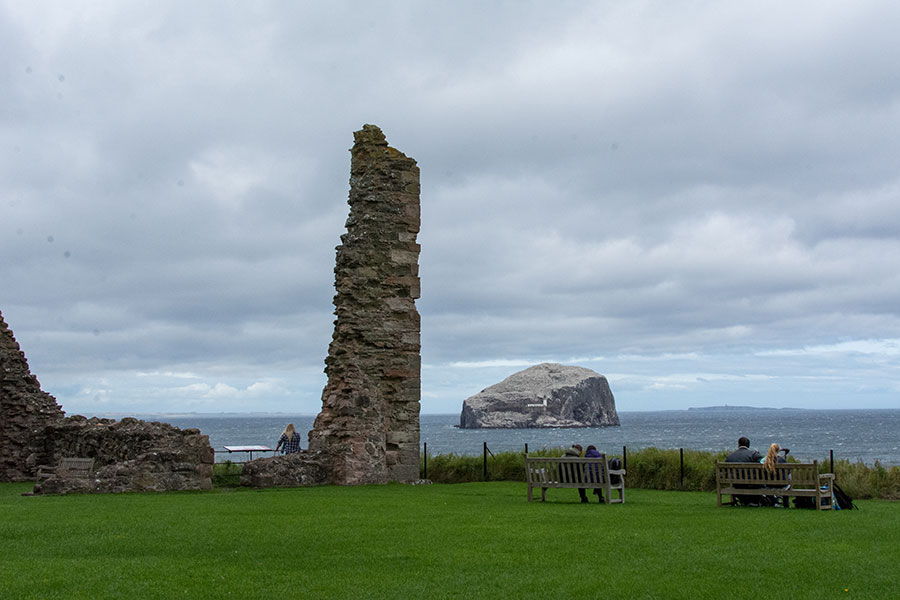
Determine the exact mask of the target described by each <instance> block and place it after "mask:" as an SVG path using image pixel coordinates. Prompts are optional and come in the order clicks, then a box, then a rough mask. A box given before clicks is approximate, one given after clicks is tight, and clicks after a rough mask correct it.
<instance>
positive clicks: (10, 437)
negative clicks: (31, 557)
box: [0, 314, 214, 494]
mask: <svg viewBox="0 0 900 600" xmlns="http://www.w3.org/2000/svg"><path fill="white" fill-rule="evenodd" d="M213 456H214V455H213V451H212V448H211V447H210V445H209V436H206V435H201V434H200V431H199V430H197V429H185V430H184V431H182V430H180V429H178V428H177V427H173V426H171V425H168V424H166V423H147V422H145V421H139V420H137V419H130V418H129V419H122V420H121V421H114V420H111V419H97V418H92V419H86V418H85V417H82V416H80V415H76V416H73V417H64V413H63V411H62V409H61V408H60V406H59V405H58V404H57V403H56V399H55V398H53V396H51V395H50V394H48V393H46V392H44V391H42V390H41V385H40V383H39V382H38V380H37V378H36V377H35V376H34V375H32V374H31V371H30V370H29V368H28V361H27V360H26V358H25V354H24V353H23V352H22V350H21V349H20V348H19V344H18V343H17V342H16V339H15V337H14V336H13V332H12V331H11V330H10V329H9V327H8V326H7V325H6V322H5V321H4V320H3V315H2V314H0V481H32V480H34V478H35V475H36V472H37V468H38V467H39V466H40V465H47V466H54V465H57V464H59V461H60V459H61V458H63V457H82V458H93V459H94V473H93V476H92V477H90V478H88V479H83V478H74V477H67V476H66V474H65V473H60V474H59V475H58V476H56V475H54V476H51V477H50V478H49V479H47V480H46V481H44V482H41V483H39V484H38V485H36V486H35V493H54V494H65V493H71V492H124V491H151V490H152V491H162V490H201V489H210V487H212V466H213Z"/></svg>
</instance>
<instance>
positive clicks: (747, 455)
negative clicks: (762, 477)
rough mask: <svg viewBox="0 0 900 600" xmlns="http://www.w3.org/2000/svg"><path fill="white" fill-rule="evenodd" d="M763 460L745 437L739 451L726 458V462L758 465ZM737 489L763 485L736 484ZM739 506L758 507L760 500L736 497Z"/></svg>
mask: <svg viewBox="0 0 900 600" xmlns="http://www.w3.org/2000/svg"><path fill="white" fill-rule="evenodd" d="M761 458H762V454H760V453H759V452H757V451H756V450H753V449H751V448H750V440H749V439H748V438H746V437H744V436H741V437H740V439H738V449H737V450H735V451H734V452H732V453H731V454H729V455H728V456H726V457H725V462H749V463H758V462H759V460H760V459H761ZM734 487H736V488H744V489H751V488H759V487H762V486H761V485H754V484H751V483H736V484H734ZM736 499H737V501H738V504H747V505H754V506H756V505H758V504H759V501H760V499H759V498H758V497H756V496H737V497H736Z"/></svg>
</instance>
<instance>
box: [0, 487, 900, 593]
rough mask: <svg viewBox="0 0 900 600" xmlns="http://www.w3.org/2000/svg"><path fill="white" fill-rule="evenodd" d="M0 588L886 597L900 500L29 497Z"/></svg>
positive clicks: (481, 494)
mask: <svg viewBox="0 0 900 600" xmlns="http://www.w3.org/2000/svg"><path fill="white" fill-rule="evenodd" d="M30 487H31V486H30V485H21V484H0V540H2V555H0V598H4V599H5V598H16V599H19V598H23V599H24V598H41V599H45V598H66V599H71V598H267V599H271V598H279V597H285V596H286V597H297V598H471V599H474V598H566V599H571V598H600V597H618V598H731V599H741V598H748V599H749V598H754V599H756V598H760V597H794V598H853V597H855V598H896V597H898V595H900V567H898V565H900V544H898V540H900V506H898V505H897V504H896V503H892V502H887V501H878V500H870V501H862V502H860V503H859V504H860V505H861V510H859V511H840V512H834V513H831V512H817V511H812V510H796V509H791V510H785V509H771V508H732V507H723V508H717V507H716V499H715V494H714V493H710V492H672V491H668V492H666V491H656V490H632V489H629V490H627V491H626V500H627V502H626V504H624V505H608V506H607V505H599V504H597V503H596V500H595V498H594V497H592V499H594V500H595V501H594V502H593V503H591V504H588V505H583V504H580V503H579V502H578V496H577V492H576V491H575V490H549V491H548V493H547V494H548V501H547V502H546V503H543V504H542V503H540V502H539V501H537V502H532V503H528V502H526V500H525V485H524V484H522V483H515V482H489V483H468V484H455V485H424V486H405V485H384V486H364V487H331V486H326V487H316V488H303V489H285V490H275V489H270V490H248V489H237V490H216V491H213V492H205V493H165V494H123V495H95V496H89V495H84V496H56V497H53V496H46V497H22V496H21V495H20V494H21V492H23V491H27V490H29V489H30Z"/></svg>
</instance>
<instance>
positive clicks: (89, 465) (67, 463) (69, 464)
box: [56, 458, 94, 477]
mask: <svg viewBox="0 0 900 600" xmlns="http://www.w3.org/2000/svg"><path fill="white" fill-rule="evenodd" d="M93 468H94V459H93V458H63V459H61V460H60V461H59V466H58V467H57V468H56V472H57V473H62V472H65V474H67V475H71V476H74V477H87V476H88V475H90V474H91V470H92V469H93Z"/></svg>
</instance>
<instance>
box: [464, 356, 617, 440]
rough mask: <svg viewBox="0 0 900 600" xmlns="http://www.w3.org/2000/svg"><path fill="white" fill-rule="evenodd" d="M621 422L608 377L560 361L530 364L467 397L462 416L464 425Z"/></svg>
mask: <svg viewBox="0 0 900 600" xmlns="http://www.w3.org/2000/svg"><path fill="white" fill-rule="evenodd" d="M618 424H619V415H618V413H616V401H615V399H614V398H613V394H612V391H611V390H610V389H609V383H608V382H607V381H606V377H604V376H603V375H600V374H599V373H596V372H594V371H592V370H590V369H585V368H584V367H573V366H567V365H560V364H556V363H543V364H540V365H536V366H534V367H529V368H528V369H525V370H524V371H519V372H518V373H514V374H512V375H510V376H509V377H507V378H506V379H504V380H503V381H501V382H500V383H497V384H494V385H492V386H490V387H489V388H487V389H484V390H482V391H480V392H479V393H477V394H475V395H474V396H471V397H469V398H467V399H466V400H465V401H463V407H462V413H461V414H460V417H459V426H460V428H462V429H479V428H506V429H517V428H518V429H524V428H530V427H605V426H610V425H616V426H617V425H618Z"/></svg>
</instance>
